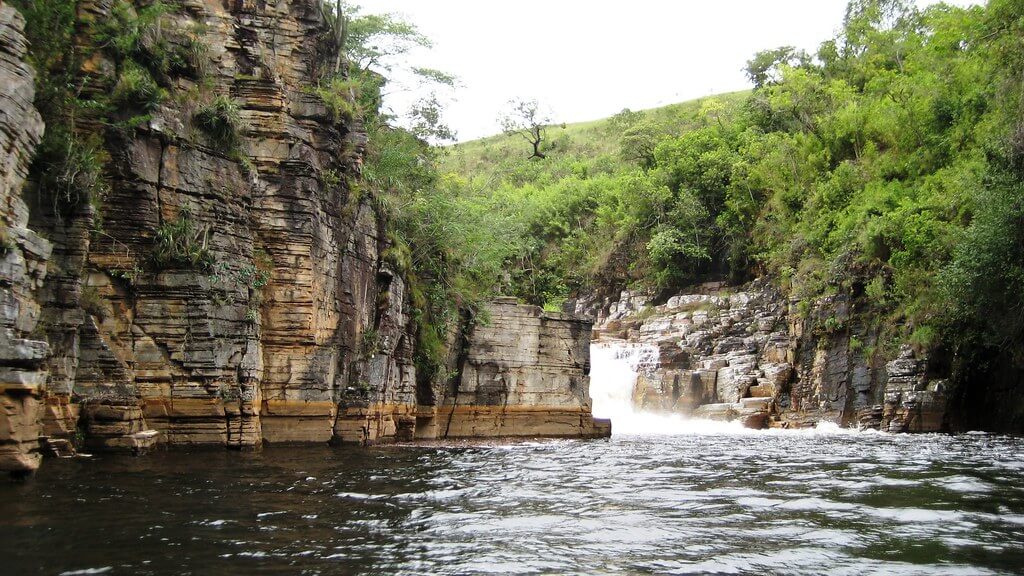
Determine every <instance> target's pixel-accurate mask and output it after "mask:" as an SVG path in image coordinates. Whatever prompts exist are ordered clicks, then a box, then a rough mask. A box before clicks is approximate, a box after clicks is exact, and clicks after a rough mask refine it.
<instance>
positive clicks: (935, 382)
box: [579, 279, 948, 432]
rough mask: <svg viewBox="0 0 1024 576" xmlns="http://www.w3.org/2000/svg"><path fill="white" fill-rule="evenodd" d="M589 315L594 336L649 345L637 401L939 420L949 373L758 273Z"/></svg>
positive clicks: (840, 306)
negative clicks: (731, 283) (741, 282)
mask: <svg viewBox="0 0 1024 576" xmlns="http://www.w3.org/2000/svg"><path fill="white" fill-rule="evenodd" d="M579 308H580V310H579V312H580V313H584V312H585V310H584V306H580V307H579ZM590 313H591V314H592V315H594V316H596V318H597V321H596V324H595V338H596V339H597V340H598V341H605V342H614V341H623V342H629V343H635V344H641V345H646V346H648V347H649V348H650V349H652V350H654V351H655V352H656V353H653V354H650V355H647V356H646V357H645V360H644V362H642V363H641V364H640V366H638V368H639V376H638V378H637V383H636V385H635V388H634V393H633V399H634V403H635V404H636V406H637V407H638V408H641V409H644V410H650V411H656V412H673V413H680V414H687V415H693V416H694V417H701V418H710V419H728V420H734V419H738V420H741V421H742V422H743V423H744V424H745V425H746V426H749V427H753V428H762V427H768V426H772V427H784V428H788V427H807V426H814V425H816V424H817V423H818V422H822V421H825V422H833V423H837V424H840V425H843V426H861V427H869V428H876V429H877V428H881V429H883V430H887V431H892V432H930V431H938V430H943V429H945V428H946V424H947V423H946V421H945V417H946V411H947V407H948V396H947V390H946V388H947V381H946V380H945V379H941V378H936V377H935V376H934V375H933V374H931V372H932V371H930V370H929V361H928V358H927V357H925V356H923V355H920V354H918V353H915V351H914V350H913V348H911V347H910V346H907V345H902V346H901V345H899V343H897V342H893V341H891V340H886V339H884V338H883V337H882V332H883V329H882V328H883V327H882V326H880V325H878V324H870V323H865V321H864V319H865V317H866V315H863V314H861V315H858V314H855V313H854V310H853V304H852V303H851V299H850V298H848V297H844V296H832V297H828V298H823V299H820V300H817V301H814V302H811V303H810V306H807V305H801V302H800V301H799V300H796V299H793V300H791V299H788V298H786V297H785V296H784V295H783V294H782V293H781V292H780V291H779V290H778V289H777V288H776V287H775V286H774V285H773V284H772V283H771V282H769V281H767V280H764V279H762V280H757V281H755V282H752V283H750V284H747V285H745V286H742V287H738V288H730V287H727V286H725V285H724V284H721V283H711V284H706V285H703V286H701V287H699V290H698V291H696V292H694V293H689V294H680V295H677V296H674V297H672V298H669V299H668V300H667V302H665V303H664V304H661V305H653V304H652V303H651V299H650V298H649V297H647V296H645V295H643V294H636V293H630V292H624V293H623V294H622V295H621V297H620V300H619V301H618V302H613V303H606V304H604V305H598V306H592V307H591V310H590Z"/></svg>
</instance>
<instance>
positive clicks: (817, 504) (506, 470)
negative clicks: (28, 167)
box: [0, 429, 1024, 574]
mask: <svg viewBox="0 0 1024 576" xmlns="http://www.w3.org/2000/svg"><path fill="white" fill-rule="evenodd" d="M1015 461H1017V462H1019V461H1024V441H1022V440H1021V439H1017V438H1006V437H1000V436H990V435H985V436H979V435H963V436H941V435H925V436H915V437H900V436H890V435H884V434H863V433H847V432H835V431H831V430H827V429H826V430H817V431H813V432H793V433H790V432H771V433H746V432H741V433H727V434H713V433H703V432H702V433H684V434H681V435H676V436H672V435H660V436H651V435H633V436H629V435H626V436H616V437H613V438H612V439H610V440H605V441H594V442H578V441H560V442H535V443H528V444H514V445H487V444H482V445H480V446H471V445H455V446H433V447H388V448H376V449H359V448H349V449H327V448H322V449H321V448H309V449H304V448H303V449H299V448H294V447H289V448H275V447H270V448H267V449H266V450H265V451H264V452H263V453H261V454H244V453H237V454H236V453H232V454H225V455H223V456H218V457H217V458H203V459H196V458H195V456H194V455H190V454H182V453H173V452H172V453H160V454H154V455H153V456H151V457H147V458H144V459H119V458H104V459H94V460H91V461H88V462H83V461H52V462H47V466H45V467H43V469H42V470H41V471H40V473H39V475H38V476H37V477H36V478H35V479H33V480H32V481H31V482H29V483H26V484H22V485H0V541H3V542H4V543H5V546H8V547H10V548H11V549H14V550H18V551H19V554H18V555H14V556H7V557H6V558H5V561H6V562H7V565H5V566H4V572H5V573H11V574H20V573H28V572H39V571H42V572H44V573H52V574H59V573H69V574H74V573H78V574H89V573H102V572H85V570H107V571H109V572H116V573H131V574H156V573H160V570H159V569H157V568H156V567H159V566H163V567H166V566H174V567H175V568H176V569H180V571H182V572H188V571H191V572H193V573H217V572H258V571H259V569H263V568H266V569H267V570H269V571H275V570H276V571H284V572H290V573H299V572H307V573H322V574H327V573H337V572H351V573H395V572H399V573H439V574H465V573H513V574H543V573H584V574H591V573H638V572H640V573H645V572H657V573H693V572H709V571H716V572H718V573H723V574H729V573H735V574H749V573H778V572H784V573H794V574H820V573H824V572H827V573H834V574H862V573H865V574H989V573H1005V574H1010V573H1017V572H1019V571H1020V568H1021V566H1024V470H1021V469H1019V468H1015V467H1014V466H1013V465H1011V463H1013V462H1015ZM129 467H130V470H131V473H130V474H126V473H124V471H125V469H126V468H129ZM182 470H188V473H187V474H184V473H182V472H181V471H182ZM158 481H159V482H158ZM157 486H159V488H158V489H155V487H157ZM289 488H292V489H291V490H288V489H289ZM110 501H117V502H120V503H122V504H125V505H119V506H118V507H117V508H114V507H113V506H112V505H111V504H110ZM129 503H130V504H129ZM69 510H73V511H74V514H69V513H68V512H67V511H69ZM115 510H116V512H115ZM55 550H59V551H60V553H59V554H55V553H54V551H55ZM147 562H149V563H148V564H147ZM111 567H112V568H111Z"/></svg>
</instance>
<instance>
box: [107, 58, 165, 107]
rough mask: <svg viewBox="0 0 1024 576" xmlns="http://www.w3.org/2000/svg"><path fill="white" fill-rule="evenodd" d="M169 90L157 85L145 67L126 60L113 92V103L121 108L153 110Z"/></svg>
mask: <svg viewBox="0 0 1024 576" xmlns="http://www.w3.org/2000/svg"><path fill="white" fill-rule="evenodd" d="M166 96H167V92H166V91H165V90H164V89H163V88H161V87H160V86H159V85H157V83H156V81H155V80H153V77H152V76H151V75H150V73H149V72H148V71H147V70H146V69H145V68H142V67H141V66H139V65H138V64H135V63H134V62H132V61H130V60H129V61H127V62H125V64H124V66H122V68H121V74H120V75H119V76H118V78H117V84H115V85H114V90H113V92H112V93H111V103H112V104H114V105H115V106H117V107H120V108H129V109H135V110H142V111H146V112H148V111H151V110H154V109H156V107H157V106H159V105H160V102H161V101H162V100H163V99H164V98H165V97H166Z"/></svg>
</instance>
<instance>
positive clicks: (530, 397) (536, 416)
mask: <svg viewBox="0 0 1024 576" xmlns="http://www.w3.org/2000/svg"><path fill="white" fill-rule="evenodd" d="M484 316H485V317H486V321H485V322H484V323H482V324H478V325H477V326H475V327H474V329H473V330H472V333H471V334H470V335H469V339H468V342H467V345H466V350H465V354H464V356H463V358H462V359H461V363H460V364H459V371H458V374H457V377H456V379H455V382H454V386H453V387H452V389H451V390H450V391H449V392H448V394H447V397H446V399H445V401H444V403H443V404H442V405H441V406H440V407H439V408H438V409H437V410H436V411H435V412H434V413H433V414H429V415H426V417H425V418H424V417H423V416H421V420H420V425H419V426H418V432H419V434H420V435H421V436H423V437H430V436H432V435H433V436H437V437H445V438H459V437H481V436H484V437H486V436H549V437H604V436H609V435H610V434H611V428H610V423H609V422H608V421H607V420H601V419H597V420H595V419H594V418H593V417H592V416H591V410H590V408H591V402H590V376H589V374H590V331H591V327H592V325H591V323H590V322H589V321H586V320H581V319H579V318H576V317H573V316H569V315H566V314H559V313H548V312H544V311H542V310H541V309H540V308H538V307H536V306H520V305H517V304H516V300H515V298H504V299H499V300H498V301H496V302H495V303H493V304H491V305H489V306H487V307H486V309H485V313H484ZM432 429H433V430H432Z"/></svg>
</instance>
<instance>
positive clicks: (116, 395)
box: [33, 0, 415, 449]
mask: <svg viewBox="0 0 1024 576" xmlns="http://www.w3.org/2000/svg"><path fill="white" fill-rule="evenodd" d="M79 10H80V15H79V18H80V20H82V21H84V22H96V21H102V20H103V19H104V18H109V17H110V11H111V10H112V3H109V2H101V1H98V2H91V3H90V2H86V3H82V4H80V5H79ZM163 18H164V20H163V22H162V26H163V30H162V34H163V35H164V38H166V39H167V40H168V41H169V42H170V43H171V44H174V43H179V42H180V43H185V42H186V41H187V39H188V37H189V36H188V35H187V32H188V31H191V30H196V29H201V30H203V31H204V33H203V34H202V36H201V41H202V42H203V44H204V45H205V51H204V55H203V58H205V59H207V60H208V61H206V62H205V64H204V65H203V68H204V69H205V74H204V75H203V77H202V79H201V80H195V79H193V78H189V77H187V76H185V75H183V76H181V77H175V78H173V79H172V80H173V83H174V85H173V86H172V87H171V89H170V90H169V92H170V93H171V94H174V95H175V97H171V98H166V99H164V100H163V101H162V102H161V103H160V104H159V106H158V108H157V109H156V110H154V111H153V112H152V114H151V118H150V119H148V120H147V121H145V122H144V123H143V124H141V125H139V126H137V127H136V128H134V129H133V130H131V131H130V132H124V133H121V134H118V135H111V134H109V133H108V132H103V133H102V134H103V137H104V145H105V149H106V151H107V152H108V153H109V154H110V161H109V163H108V170H107V171H108V172H109V174H110V175H111V186H110V190H109V192H108V193H107V194H106V196H105V197H104V198H102V202H101V203H99V206H98V207H95V206H92V205H88V204H79V205H76V206H74V207H72V209H71V210H67V209H65V210H64V211H63V212H57V211H48V210H47V209H46V207H45V206H44V207H43V208H41V209H40V210H38V211H36V212H34V213H33V220H34V221H36V222H37V223H38V226H39V228H41V229H44V230H46V231H47V233H48V234H49V236H50V237H51V238H52V239H53V240H54V243H55V249H54V259H53V260H54V263H55V264H56V268H57V269H58V270H59V272H58V273H57V274H55V275H54V277H53V278H52V281H51V282H48V283H47V284H46V286H45V287H44V289H43V290H42V291H41V293H40V294H41V299H42V301H43V304H44V320H45V326H46V331H47V336H48V339H49V341H50V343H51V345H52V346H53V354H52V356H51V358H50V361H49V368H50V373H51V378H50V387H49V397H48V411H47V415H46V416H47V417H46V427H47V432H48V433H50V434H54V435H61V434H64V435H67V434H71V433H73V431H74V430H75V429H76V427H78V428H81V430H82V432H84V434H85V435H86V437H87V438H86V444H87V445H88V446H90V447H91V448H94V449H98V448H110V449H120V448H125V447H128V448H132V449H135V448H136V445H137V444H138V441H141V440H142V439H143V438H145V437H149V436H151V434H149V433H148V432H147V431H148V430H155V431H157V432H158V433H159V439H160V440H161V441H163V442H166V443H169V444H214V445H224V446H232V447H253V446H256V445H258V444H260V443H261V442H262V441H264V440H266V441H270V442H288V441H327V440H329V439H331V438H333V437H335V436H338V437H340V438H341V439H342V440H345V441H349V440H351V441H363V440H366V439H367V433H366V431H365V430H363V429H361V430H352V429H351V428H350V427H346V426H341V425H339V421H340V420H341V416H342V415H343V413H344V409H342V410H339V406H342V407H347V406H350V405H353V404H359V405H360V406H362V408H361V410H362V411H364V412H366V410H367V408H366V407H367V406H368V407H370V408H369V411H370V412H372V413H373V414H374V417H375V418H377V420H378V422H377V423H376V424H375V425H376V426H378V427H380V428H381V429H383V430H385V431H386V430H388V428H387V424H386V422H385V420H386V419H387V418H388V417H389V416H390V415H389V414H387V413H385V412H387V411H389V410H393V409H394V406H397V405H412V404H413V403H414V387H415V380H414V378H413V374H412V368H411V366H412V360H411V358H412V356H411V351H410V345H409V338H410V336H409V327H408V322H407V319H406V316H405V312H404V306H405V298H404V288H403V286H402V281H401V279H400V278H399V277H398V276H396V275H395V274H393V273H391V272H390V271H389V270H388V269H387V266H386V265H385V264H384V263H383V261H382V259H381V257H380V254H381V251H382V250H383V248H384V245H385V244H384V240H383V236H384V234H383V232H382V224H381V219H380V217H379V216H378V214H377V213H376V211H375V210H374V208H373V207H372V205H371V203H370V202H369V200H368V199H365V198H360V197H359V196H358V194H357V193H356V192H354V191H353V190H352V189H350V188H349V187H348V186H347V185H346V184H345V183H346V182H347V181H350V180H351V179H354V178H357V177H358V174H359V170H360V158H361V153H362V147H363V146H364V144H365V134H363V133H362V131H361V129H360V128H359V126H358V125H357V124H352V123H348V124H345V123H338V122H335V121H334V119H333V118H332V117H331V115H330V114H329V112H328V110H327V109H326V108H325V106H324V104H323V102H321V101H320V100H319V99H318V98H317V97H316V96H315V95H313V94H312V93H311V89H310V87H311V85H312V83H313V82H315V78H317V77H318V75H319V72H320V71H319V69H318V67H319V66H320V65H321V62H325V61H327V60H329V57H330V54H329V53H327V52H325V51H324V49H323V42H322V39H323V36H324V34H325V24H324V22H323V20H322V17H321V14H320V12H319V8H318V5H317V4H316V3H315V2H312V1H297V2H280V3H277V4H253V3H248V2H239V3H229V4H223V3H220V2H204V1H198V0H196V1H192V2H187V3H184V4H182V5H180V6H177V5H176V6H175V9H174V10H173V11H171V12H170V13H168V14H167V15H165V16H164V17H163ZM114 69H115V64H114V62H112V61H109V60H107V59H106V56H105V55H104V53H103V52H100V51H97V52H95V53H94V54H93V55H92V56H91V58H90V59H89V60H88V61H87V63H86V65H85V66H84V67H83V72H82V73H83V74H84V75H88V76H90V77H91V78H92V80H93V84H94V85H96V86H99V87H101V89H102V88H105V87H109V86H110V84H111V83H112V82H113V78H112V77H111V74H112V71H113V70H114ZM217 96H221V97H223V96H229V97H230V99H231V101H233V102H234V103H235V104H236V105H237V106H238V109H239V112H238V113H239V116H240V118H241V128H240V130H239V132H240V134H239V136H240V140H241V141H240V143H239V144H238V146H237V149H234V150H232V149H230V148H229V147H226V146H225V145H224V144H223V143H222V142H220V141H218V140H217V139H216V138H214V137H212V136H210V135H208V134H207V133H206V132H205V131H204V129H203V127H202V126H201V125H200V124H199V118H200V113H201V112H202V111H203V110H204V109H206V108H209V107H210V106H211V105H212V104H213V102H214V100H215V98H216V97H217ZM82 130H84V131H88V130H90V127H89V126H88V125H86V126H85V127H84V128H82ZM95 130H96V132H97V133H99V131H100V128H96V129H95ZM171 234H178V235H184V236H186V237H187V238H186V240H187V241H188V243H189V246H188V248H189V249H193V250H196V251H199V253H200V255H201V259H202V261H203V262H202V264H203V265H202V266H196V265H190V263H189V262H188V261H187V260H188V258H187V256H188V255H186V257H185V258H181V257H180V255H177V260H175V256H176V255H172V257H171V258H164V260H163V261H162V262H161V261H158V259H156V258H154V252H155V251H156V250H159V249H160V246H161V242H162V241H165V239H166V237H167V236H168V235H171ZM367 333H374V334H378V335H379V339H378V340H379V346H378V348H377V349H376V350H374V353H373V354H368V353H366V351H365V350H362V349H361V348H360V344H361V343H362V342H363V341H364V338H363V336H364V335H365V334H367ZM363 382H366V383H369V384H370V385H369V386H359V384H360V383H363ZM76 405H81V406H82V407H83V408H84V415H85V420H84V422H85V425H82V426H78V424H79V423H78V422H76V421H75V418H76V416H77V414H76V409H75V406H76ZM346 409H347V408H346ZM96 414H104V415H105V416H104V418H98V417H96V416H95V415H96ZM115 422H120V423H123V424H121V425H120V427H118V426H116V425H114V424H113V423H115ZM368 426H369V424H368ZM371 427H372V426H371ZM97 431H102V432H97ZM140 433H143V436H141V437H136V438H135V440H130V439H128V437H130V436H135V435H138V434H140Z"/></svg>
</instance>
